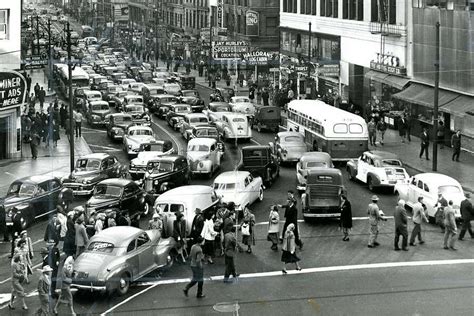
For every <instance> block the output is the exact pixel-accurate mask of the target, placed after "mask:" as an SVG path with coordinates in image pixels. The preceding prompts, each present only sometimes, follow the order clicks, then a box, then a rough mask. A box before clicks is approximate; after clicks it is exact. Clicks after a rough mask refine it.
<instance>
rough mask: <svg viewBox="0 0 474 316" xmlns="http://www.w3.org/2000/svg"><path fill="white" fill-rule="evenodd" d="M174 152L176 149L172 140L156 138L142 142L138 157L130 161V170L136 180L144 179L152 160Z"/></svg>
mask: <svg viewBox="0 0 474 316" xmlns="http://www.w3.org/2000/svg"><path fill="white" fill-rule="evenodd" d="M172 153H174V149H173V144H172V143H171V141H170V140H154V141H150V142H147V143H141V144H140V147H139V149H138V155H137V158H134V159H132V160H131V161H130V167H129V168H128V172H129V173H130V176H131V177H132V179H134V180H136V179H143V176H144V175H145V172H146V169H147V165H148V162H149V161H150V160H152V159H156V158H158V157H161V156H165V155H170V154H172Z"/></svg>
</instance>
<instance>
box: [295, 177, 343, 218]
mask: <svg viewBox="0 0 474 316" xmlns="http://www.w3.org/2000/svg"><path fill="white" fill-rule="evenodd" d="M342 194H346V189H345V187H344V184H343V179H342V173H341V171H340V170H339V169H336V168H314V169H311V170H309V171H308V176H307V178H306V188H305V191H304V193H303V194H302V195H301V208H302V211H303V218H304V220H305V221H308V220H309V219H311V218H337V217H340V216H341V195H342Z"/></svg>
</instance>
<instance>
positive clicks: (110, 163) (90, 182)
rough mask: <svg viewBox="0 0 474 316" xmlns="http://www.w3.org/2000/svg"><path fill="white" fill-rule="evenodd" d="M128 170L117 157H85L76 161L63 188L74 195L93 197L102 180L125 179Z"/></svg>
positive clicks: (100, 154) (97, 155) (103, 154)
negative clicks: (69, 190) (96, 186)
mask: <svg viewBox="0 0 474 316" xmlns="http://www.w3.org/2000/svg"><path fill="white" fill-rule="evenodd" d="M126 174H127V170H126V168H125V167H124V166H122V165H121V164H120V162H119V161H118V160H117V158H116V157H115V156H112V155H109V154H105V153H97V154H89V155H85V156H83V157H81V158H79V159H77V161H76V165H75V168H74V170H73V171H72V172H71V174H70V175H69V177H66V178H64V179H63V186H64V187H65V188H68V189H71V190H72V193H73V194H74V195H91V194H92V192H93V191H94V187H95V185H96V184H97V183H99V182H100V181H102V180H105V179H109V178H120V177H125V175H126Z"/></svg>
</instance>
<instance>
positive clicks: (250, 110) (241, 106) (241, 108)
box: [231, 102, 255, 118]
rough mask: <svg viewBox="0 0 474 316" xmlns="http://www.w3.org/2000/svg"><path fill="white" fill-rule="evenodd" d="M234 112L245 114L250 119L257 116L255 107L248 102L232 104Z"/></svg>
mask: <svg viewBox="0 0 474 316" xmlns="http://www.w3.org/2000/svg"><path fill="white" fill-rule="evenodd" d="M231 107H232V112H236V113H242V114H245V115H246V116H247V117H249V118H253V117H254V116H255V106H254V105H253V103H248V102H237V103H233V104H231Z"/></svg>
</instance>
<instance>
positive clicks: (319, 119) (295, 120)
mask: <svg viewBox="0 0 474 316" xmlns="http://www.w3.org/2000/svg"><path fill="white" fill-rule="evenodd" d="M287 128H288V130H289V131H297V132H299V133H301V134H302V135H303V136H304V137H305V143H306V146H307V147H308V150H309V151H323V152H327V153H328V154H329V155H331V158H332V159H333V160H334V161H348V160H350V159H356V158H358V157H359V156H361V155H362V153H363V152H364V151H366V150H368V146H369V137H368V131H367V123H366V122H365V120H364V119H363V118H362V117H360V116H359V115H355V114H352V113H350V112H347V111H344V110H341V109H339V108H336V107H334V106H330V105H328V104H326V103H324V102H322V101H319V100H294V101H291V102H290V103H289V104H288V122H287Z"/></svg>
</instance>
